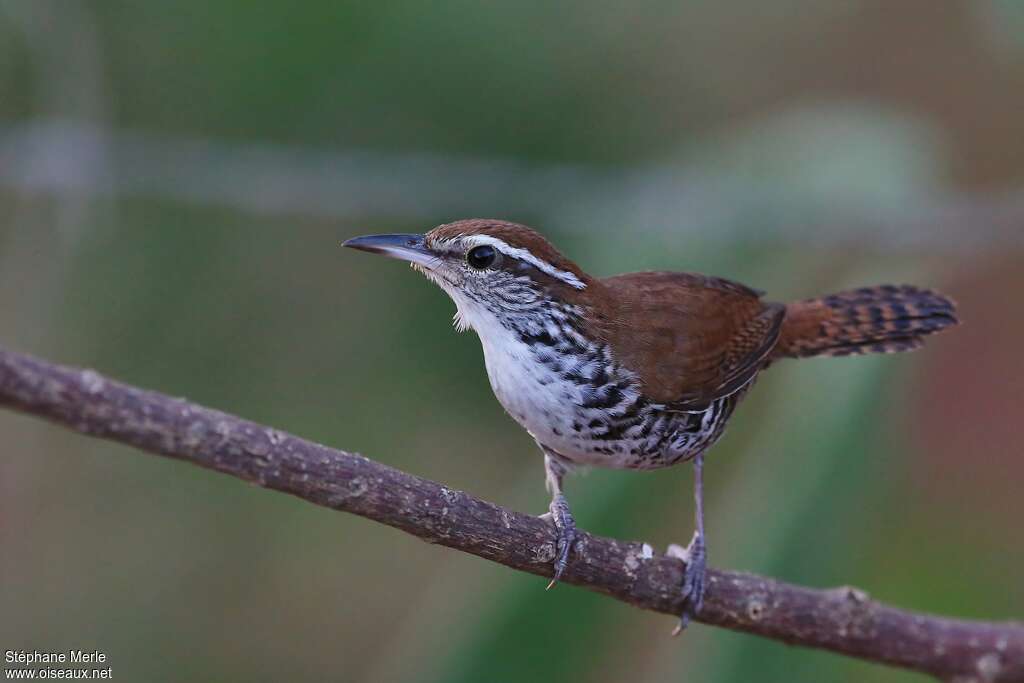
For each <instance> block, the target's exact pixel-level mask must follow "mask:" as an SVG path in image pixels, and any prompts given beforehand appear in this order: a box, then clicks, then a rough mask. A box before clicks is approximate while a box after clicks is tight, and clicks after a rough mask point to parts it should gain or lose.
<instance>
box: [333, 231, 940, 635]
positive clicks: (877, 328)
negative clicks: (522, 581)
mask: <svg viewBox="0 0 1024 683" xmlns="http://www.w3.org/2000/svg"><path fill="white" fill-rule="evenodd" d="M344 245H345V246H347V247H351V248H353V249H360V250H363V251H368V252H371V253H376V254H381V255H384V256H389V257H392V258H397V259H401V260H405V261H408V262H410V263H411V264H412V266H413V267H414V268H415V269H416V270H418V271H420V272H422V273H423V274H424V275H426V276H427V277H428V278H429V279H430V280H432V281H434V282H435V283H437V284H438V285H439V286H440V287H441V288H442V289H443V290H444V291H445V292H447V293H448V296H450V297H451V299H452V300H453V301H454V302H455V306H456V308H457V313H456V314H455V325H456V327H457V328H458V329H460V330H465V329H472V330H474V331H475V332H476V333H477V335H479V337H480V342H481V344H482V346H483V351H484V360H485V363H486V366H487V375H488V377H489V378H490V382H491V388H492V389H493V390H494V395H495V396H496V397H497V399H498V401H500V402H501V405H502V406H504V408H505V410H506V411H508V413H509V415H511V416H512V418H513V419H515V421H516V422H518V423H519V424H520V425H522V427H523V428H524V429H526V431H527V432H529V433H530V435H531V436H532V437H533V438H534V440H535V441H536V442H537V445H538V446H539V447H540V449H541V451H543V453H544V469H545V472H546V482H547V488H548V490H549V491H550V493H551V496H552V500H551V505H550V507H549V512H548V513H547V515H546V516H547V517H548V518H549V519H550V521H551V522H552V523H553V524H554V527H555V531H556V537H557V545H556V552H555V559H554V572H553V574H554V578H553V579H552V581H551V583H550V584H549V585H548V587H549V588H550V587H551V586H553V585H554V584H555V583H556V582H557V581H558V580H559V578H561V576H562V574H563V572H564V571H565V569H566V567H567V566H568V563H569V559H570V554H571V552H572V549H573V543H574V541H575V539H576V525H575V522H574V520H573V516H572V514H571V512H570V511H569V504H568V502H567V501H566V498H565V495H564V494H563V492H562V480H563V478H564V477H565V475H566V473H568V472H569V471H570V470H571V469H572V468H573V466H574V465H593V466H598V467H611V468H616V469H640V470H645V469H656V468H661V467H669V466H671V465H675V464H676V463H679V462H684V461H690V462H692V463H693V467H694V495H695V498H696V529H695V531H694V535H693V538H692V540H691V541H690V543H689V545H688V546H687V547H686V548H685V549H683V548H680V547H679V546H675V545H673V546H670V548H669V552H670V554H672V555H674V556H677V557H679V558H680V559H683V560H684V561H685V563H686V568H685V572H684V579H683V585H682V587H681V590H682V595H683V605H684V608H683V611H682V614H681V618H680V621H679V625H678V626H677V628H676V631H675V632H676V633H678V632H679V631H681V630H682V629H683V628H685V627H686V625H687V623H688V622H689V621H690V619H691V618H692V617H694V616H695V615H697V614H698V613H699V612H700V610H701V606H702V605H703V601H704V574H705V568H706V563H707V546H706V543H705V536H704V506H703V464H704V455H705V453H706V452H707V451H708V449H709V448H710V447H711V446H712V445H713V444H714V443H715V442H716V441H717V440H718V439H719V437H720V436H721V435H722V431H723V430H724V428H725V425H726V423H727V422H728V420H729V418H730V416H731V415H732V414H733V410H734V409H735V408H736V405H737V404H738V403H739V402H740V400H741V399H742V398H743V395H744V394H745V393H746V392H747V390H748V389H750V387H751V385H752V384H753V383H754V380H755V378H756V377H757V375H758V373H760V372H761V371H762V370H764V369H765V368H767V367H768V366H769V365H771V364H772V363H773V362H775V361H777V360H780V359H783V358H807V357H811V356H846V355H854V354H864V353H893V352H896V351H910V350H912V349H916V348H918V347H920V346H921V344H922V343H923V341H924V337H926V336H927V335H929V334H932V333H934V332H938V331H940V330H942V329H944V328H946V327H949V326H950V325H955V324H956V323H957V317H956V310H955V307H954V304H953V302H952V301H950V300H949V299H948V298H946V297H944V296H942V295H941V294H938V293H937V292H935V291H932V290H929V289H921V288H917V287H913V286H909V285H881V286H878V287H865V288H861V289H855V290H851V291H846V292H840V293H838V294H832V295H829V296H824V297H819V298H814V299H807V300H804V301H796V302H793V303H788V304H783V303H772V302H768V301H765V300H763V299H762V292H760V291H758V290H756V289H751V288H750V287H747V286H745V285H742V284H739V283H737V282H732V281H730V280H726V279H722V278H717V277H710V276H706V275H697V274H693V273H675V272H641V273H628V274H625V275H616V276H614V277H607V278H595V277H592V276H590V275H588V274H587V273H585V272H583V270H581V269H580V267H579V266H577V265H576V264H575V263H573V262H572V261H570V260H569V259H567V258H566V257H565V256H563V255H562V254H561V253H560V252H559V251H558V250H557V249H555V247H554V246H552V245H551V243H550V242H548V241H547V240H546V239H545V238H544V237H543V236H541V235H540V234H539V233H537V232H535V231H534V230H532V229H530V228H528V227H526V226H523V225H518V224H515V223H509V222H505V221H500V220H490V219H471V220H461V221H457V222H454V223H449V224H447V225H441V226H439V227H437V228H435V229H433V230H431V231H430V232H428V233H426V234H425V235H415V234H403V235H369V236H366V237H356V238H354V239H351V240H348V241H347V242H345V243H344Z"/></svg>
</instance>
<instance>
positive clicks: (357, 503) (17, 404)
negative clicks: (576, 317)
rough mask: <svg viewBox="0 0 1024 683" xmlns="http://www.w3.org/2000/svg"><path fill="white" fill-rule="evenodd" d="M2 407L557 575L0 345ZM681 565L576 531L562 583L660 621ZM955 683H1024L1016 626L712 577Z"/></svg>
mask: <svg viewBox="0 0 1024 683" xmlns="http://www.w3.org/2000/svg"><path fill="white" fill-rule="evenodd" d="M0 405H4V406H7V407H10V408H14V409H16V410H19V411H22V412H25V413H29V414H32V415H38V416H42V417H46V418H48V419H50V420H53V421H54V422H57V423H58V424H61V425H63V426H65V427H68V428H71V429H75V430H77V431H79V432H83V433H85V434H89V435H92V436H97V437H101V438H105V439H111V440H113V441H119V442H122V443H126V444H130V445H133V446H136V447H138V448H140V449H142V450H144V451H149V452H151V453H158V454H161V455H165V456H168V457H171V458H176V459H178V460H185V461H188V462H191V463H194V464H196V465H200V466H202V467H207V468H210V469H213V470H217V471H218V472H224V473H225V474H230V475H232V476H235V477H239V478H241V479H245V480H246V481H250V482H253V483H255V484H257V485H259V486H262V487H265V488H269V489H275V490H278V491H284V492H285V493H290V494H293V495H295V496H298V497H299V498H303V499H305V500H307V501H309V502H311V503H315V504H317V505H323V506H325V507H329V508H333V509H335V510H343V511H345V512H351V513H354V514H357V515H361V516H363V517H366V518H368V519H372V520H374V521H377V522H381V523H383V524H387V525H389V526H393V527H395V528H398V529H401V530H403V531H406V532H408V533H410V534H413V535H414V536H418V537H419V538H421V539H423V540H425V541H427V542H429V543H437V544H440V545H444V546H448V547H450V548H455V549H457V550H462V551H463V552H467V553H471V554H473V555H477V556H479V557H482V558H484V559H487V560H491V561H493V562H499V563H501V564H504V565H506V566H508V567H512V568H513V569H519V570H522V571H526V572H530V573H532V574H537V575H540V576H545V577H547V576H550V575H551V559H552V556H553V552H554V537H553V533H552V528H551V526H550V525H549V524H548V523H546V522H544V521H542V520H540V519H538V518H537V517H532V516H529V515H524V514H521V513H518V512H513V511H511V510H507V509H505V508H502V507H499V506H497V505H494V504H492V503H488V502H485V501H482V500H479V499H477V498H474V497H473V496H470V495H469V494H467V493H464V492H462V491H456V490H453V489H449V488H447V487H445V486H442V485H441V484H438V483H435V482H432V481H428V480H425V479H420V478H419V477H415V476H413V475H411V474H406V473H405V472H401V471H399V470H396V469H394V468H391V467H388V466H386V465H382V464H380V463H377V462H374V461H372V460H369V459H367V458H364V457H363V456H360V455H356V454H352V453H346V452H344V451H338V450H334V449H331V448H328V447H326V446H321V445H318V444H315V443H311V442H309V441H304V440H303V439H300V438H298V437H295V436H291V435H289V434H285V433H283V432H280V431H277V430H275V429H272V428H270V427H266V426H263V425H259V424H255V423H253V422H248V421H246V420H242V419H239V418H237V417H233V416H231V415H228V414H225V413H222V412H218V411H215V410H211V409H209V408H204V407H201V406H198V405H195V404H192V403H189V402H187V401H184V400H180V399H175V398H171V397H169V396H165V395H163V394H159V393H156V392H151V391H144V390H142V389H137V388H134V387H131V386H128V385H125V384H121V383H119V382H114V381H111V380H109V379H106V378H104V377H102V376H100V375H99V374H98V373H96V372H94V371H92V370H78V369H73V368H67V367H62V366H58V365H54V364H52V363H48V362H45V361H42V360H39V359H36V358H32V357H30V356H26V355H22V354H17V353H13V352H10V351H6V350H3V349H0ZM682 569H683V564H682V562H680V561H679V560H676V559H672V558H668V557H664V556H661V555H654V554H653V553H652V552H651V550H650V548H649V546H647V547H645V546H644V545H642V544H640V543H627V542H624V541H617V540H613V539H608V538H601V537H597V536H591V535H589V534H582V540H581V542H580V543H579V545H578V547H577V552H576V554H575V556H574V560H573V562H571V563H570V565H569V569H568V571H567V572H566V576H565V579H564V582H565V583H570V584H575V585H578V586H583V587H585V588H589V589H590V590H594V591H597V592H600V593H604V594H606V595H609V596H611V597H614V598H616V599H618V600H622V601H623V602H627V603H629V604H631V605H635V606H637V607H641V608H643V609H649V610H653V611H656V612H663V613H665V614H673V615H675V614H678V613H679V612H680V609H681V604H680V602H681V601H680V597H679V595H680V590H679V586H680V584H681V581H682ZM698 620H699V621H701V622H704V623H706V624H711V625H714V626H722V627H725V628H729V629H734V630H737V631H746V632H748V633H754V634H757V635H760V636H764V637H767V638H773V639H776V640H781V641H783V642H786V643H790V644H794V645H803V646H806V647H815V648H821V649H825V650H831V651H833V652H838V653H842V654H846V655H850V656H853V657H860V658H862V659H866V660H870V661H873V662H879V663H885V664H891V665H894V666H899V667H904V668H907V669H913V670H916V671H920V672H924V673H928V674H932V675H934V676H936V677H938V678H940V679H942V680H945V681H956V682H958V683H967V682H974V681H976V682H978V683H992V682H997V681H998V682H1000V683H1008V682H1011V681H1017V682H1020V681H1024V625H1022V624H1018V623H985V622H975V621H963V620H955V619H946V618H942V617H935V616H930V615H924V614H915V613H912V612H907V611H904V610H900V609H896V608H893V607H888V606H885V605H882V604H880V603H878V602H875V601H873V600H871V599H870V598H869V597H868V596H867V595H866V594H865V593H863V592H862V591H859V590H857V589H855V588H848V587H844V588H835V589H831V590H814V589H810V588H803V587H799V586H792V585H788V584H784V583H780V582H778V581H774V580H772V579H767V578H762V577H759V576H753V575H750V574H742V573H737V572H728V571H719V570H709V575H708V587H707V598H706V601H705V604H704V609H703V611H702V612H701V615H700V617H699V619H698Z"/></svg>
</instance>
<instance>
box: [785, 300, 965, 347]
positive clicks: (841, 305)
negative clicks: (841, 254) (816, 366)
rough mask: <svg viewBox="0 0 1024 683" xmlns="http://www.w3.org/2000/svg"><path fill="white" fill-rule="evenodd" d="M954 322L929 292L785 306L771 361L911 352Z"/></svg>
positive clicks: (950, 306)
mask: <svg viewBox="0 0 1024 683" xmlns="http://www.w3.org/2000/svg"><path fill="white" fill-rule="evenodd" d="M957 322H958V321H957V317H956V306H955V304H954V303H953V302H952V301H951V300H950V299H948V298H946V297H945V296H943V295H941V294H939V293H938V292H935V291H932V290H930V289H918V288H917V287H912V286H910V285H881V286H879V287H863V288H861V289H854V290H851V291H848V292H840V293H839V294H833V295H831V296H825V297H821V298H818V299H807V300H806V301H797V302H795V303H791V304H789V305H787V306H786V317H785V320H784V321H783V324H782V331H781V333H780V335H779V342H778V344H777V345H776V347H775V351H774V352H773V357H774V358H807V357H809V356H848V355H852V354H862V353H895V352H897V351H911V350H913V349H916V348H918V347H920V346H921V345H922V344H924V338H925V337H926V336H927V335H929V334H933V333H935V332H938V331H940V330H942V329H945V328H946V327H949V326H951V325H956V324H957Z"/></svg>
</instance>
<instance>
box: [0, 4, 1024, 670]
mask: <svg viewBox="0 0 1024 683" xmlns="http://www.w3.org/2000/svg"><path fill="white" fill-rule="evenodd" d="M467 216H492V217H501V218H507V219H512V220H518V221H521V222H525V223H528V224H531V225H534V226H537V227H539V228H540V229H542V230H543V231H544V232H546V233H547V234H548V235H549V236H551V237H552V238H553V239H554V241H555V242H556V243H557V244H558V245H560V246H562V247H563V248H564V250H565V251H566V252H568V253H569V254H570V255H571V256H572V257H573V258H574V259H575V260H577V261H578V262H579V263H581V264H582V265H583V266H584V267H585V268H586V269H587V270H588V271H590V272H592V273H595V274H605V275H607V274H612V273H615V272H622V271H627V270H636V269H661V268H668V269H678V270H697V271H702V272H709V273H714V274H717V275H722V276H727V277H732V278H735V279H739V280H741V281H744V282H747V283H750V284H752V285H755V286H758V287H762V288H764V289H767V290H768V291H769V293H770V296H771V297H772V298H775V299H787V298H799V297H805V296H811V295H815V294H822V293H827V292H829V291H832V290H836V289H839V288H843V287H847V286H852V285H860V284H872V283H881V282H912V283H917V284H927V285H932V286H935V287H938V288H941V289H942V290H944V291H946V292H948V293H949V294H951V295H953V296H954V297H955V298H956V299H957V300H958V301H959V303H960V306H961V311H962V318H963V320H964V325H962V326H961V327H960V328H958V329H956V330H955V331H954V332H953V333H950V334H945V335H942V336H941V337H938V338H934V339H933V340H932V341H931V343H929V344H928V346H927V348H926V349H925V350H924V351H923V352H919V353H916V354H913V355H910V356H906V355H901V356H890V357H884V358H850V359H842V360H833V359H824V360H810V361H802V362H799V363H797V362H787V363H783V364H780V365H778V366H777V367H776V368H774V369H773V370H772V371H771V372H770V373H768V374H767V375H766V376H764V377H763V379H762V380H761V381H760V382H759V385H758V387H757V389H756V390H755V391H754V392H753V393H752V394H751V396H750V397H749V398H748V399H747V400H746V401H745V403H744V405H743V407H742V408H741V409H740V410H739V411H738V413H737V415H736V417H735V418H734V420H733V422H732V426H731V429H730V430H729V433H728V434H727V436H726V437H725V439H724V440H723V441H722V442H721V443H720V444H719V445H718V446H717V447H716V448H715V449H714V451H713V452H712V454H711V457H710V459H709V463H708V468H707V479H708V486H709V491H708V494H707V495H708V506H709V511H708V515H709V521H708V527H709V529H708V533H709V539H710V552H711V557H712V562H713V564H714V565H716V566H722V567H728V568H735V569H742V570H749V571H754V572H759V573H764V574H768V575H772V576H777V577H780V578H783V579H785V580H788V581H793V582H798V583H804V584H808V585H813V586H832V585H837V584H854V585H857V586H859V587H862V588H864V589H866V590H867V591H868V592H870V593H871V594H872V595H874V596H876V597H878V598H880V599H882V600H886V601H889V602H892V603H895V604H897V605H901V606H905V607H908V608H914V609H919V610H927V611H934V612H940V613H945V614H949V615H955V616H960V617H978V618H992V619H1001V618H1014V617H1015V618H1021V617H1024V581H1022V580H1021V577H1022V573H1021V567H1022V566H1024V532H1022V528H1021V527H1022V521H1024V453H1022V446H1021V443H1022V442H1024V413H1022V410H1024V408H1022V406H1024V360H1022V356H1021V351H1020V350H1021V348H1022V347H1024V303H1022V293H1024V9H1022V5H1021V4H1020V3H1018V2H1015V1H1014V0H1002V1H1000V0H978V1H969V0H950V1H948V2H942V3H935V2H931V1H929V0H908V1H906V2H900V3H892V2H885V1H884V0H844V1H842V2H827V3H821V2H806V1H797V0H781V1H778V2H773V3H755V2H723V3H713V2H659V1H652V2H642V3H606V2H599V3H594V2H585V1H583V0H568V1H564V2H554V3H549V2H534V1H526V2H516V3H476V2H465V1H462V0H454V1H448V2H442V3H423V2H416V1H412V0H399V1H398V2H387V3H363V2H338V1H337V0H308V1H307V2H303V3H272V2H231V1H228V0H208V1H207V2H202V3H199V2H193V3H141V2H125V1H123V0H106V1H104V2H85V1H80V0H20V1H19V0H5V1H3V2H0V344H3V345H4V346H7V347H9V348H14V349H17V350H21V351H27V352H31V353H34V354H37V355H41V356H44V357H47V358H50V359H53V360H57V361H61V362H64V363H69V364H75V365H83V366H90V367H94V368H97V369H99V370H100V371H102V372H104V373H108V374H110V375H113V376H115V377H117V378H120V379H123V380H125V381H128V382H132V383H135V384H139V385H142V386H145V387H150V388H154V389H158V390H161V391H163V392H167V393H169V394H172V395H177V396H186V397H188V398H190V399H193V400H196V401H199V402H202V403H204V404H206V405H210V406H214V407H216V408H219V409H222V410H226V411H229V412H233V413H237V414H239V415H242V416H245V417H247V418H250V419H253V420H257V421H262V422H266V423H269V424H271V425H274V426H276V427H278V428H281V429H285V430H288V431H291V432H294V433H296V434H299V435H302V436H305V437H308V438H311V439H314V440H318V441H321V442H324V443H327V444H330V445H333V446H337V447H341V448H345V449H350V450H358V451H360V452H363V453H365V454H366V455H369V456H371V457H373V458H376V459H379V460H381V461H383V462H386V463H389V464H391V465H394V466H397V467H400V468H402V469H405V470H408V471H411V472H414V473H416V474H418V475H422V476H426V477H430V478H433V479H436V480H440V481H443V482H445V483H446V484H447V485H449V486H452V487H457V488H461V489H465V490H467V491H469V492H472V493H474V494H476V495H479V496H482V497H484V498H487V499H490V500H493V501H496V502H499V503H501V504H503V505H507V506H510V507H512V508H515V509H518V510H524V511H532V512H537V513H539V512H541V511H543V510H544V509H545V508H546V505H547V496H546V493H545V491H544V487H543V473H542V466H541V458H540V456H539V454H538V453H537V452H536V451H535V448H534V446H533V445H532V443H531V441H530V439H529V437H528V436H527V435H526V434H525V433H524V432H522V431H521V430H520V429H519V428H518V427H517V426H516V425H515V424H514V423H512V421H511V420H509V419H508V418H507V417H506V416H505V415H504V414H503V413H502V410H501V408H500V407H499V405H498V404H497V402H496V401H494V400H493V398H492V396H491V394H490V389H489V387H488V385H487V380H486V376H485V373H484V368H483V363H482V359H481V353H480V348H479V344H478V341H477V340H476V338H475V337H474V336H472V335H457V334H456V333H455V332H454V331H453V330H452V329H451V328H450V317H451V314H452V312H453V307H452V305H451V304H450V302H449V301H448V300H447V298H446V297H445V296H444V295H443V294H442V293H441V292H440V291H439V290H437V289H435V288H434V287H432V286H430V285H428V284H427V283H426V282H425V281H423V279H422V278H420V277H419V276H418V275H416V274H415V273H413V272H411V271H409V270H408V269H407V268H403V267H402V266H401V265H399V264H397V263H395V262H389V261H384V260H381V259H374V258H370V257H368V256H366V255H362V254H358V253H354V252H349V251H346V250H342V249H340V248H339V246H338V245H339V243H340V241H341V240H342V239H344V238H347V237H351V236H353V235H356V234H362V233H367V232H405V231H422V230H425V229H428V228H430V227H432V226H434V225H436V224H438V223H442V222H447V221H449V220H452V219H455V218H460V217H467ZM0 451H2V452H0V548H2V550H0V648H3V649H10V648H15V649H20V648H28V649H32V648H36V649H47V650H50V649H60V648H69V647H75V648H88V649H92V648H98V649H100V650H102V651H104V652H105V653H107V654H108V656H109V658H110V665H111V666H112V667H113V671H114V675H115V678H116V679H118V680H125V681H127V680H131V681H178V680H223V681H233V680H239V681H240V680H247V681H260V680H283V679H288V680H336V681H388V680H405V681H417V682H419V681H423V682H433V681H446V682H447V681H467V682H468V681H472V682H477V681H525V680H537V679H539V680H566V681H619V680H631V681H652V682H653V681H668V680H699V681H749V680H760V681H793V680H829V681H862V680H872V681H883V682H885V681H892V682H896V681H915V680H921V679H920V678H919V677H917V676H915V675H912V674H907V673H904V672H898V671H894V670H888V669H883V668H881V667H876V666H872V665H867V664H863V663H859V662H854V661H851V660H847V659H843V658H840V657H837V656H833V655H829V654H824V653H816V652H809V651H802V650H795V649H791V648H787V647H785V646H783V645H780V644H776V643H771V642H765V641H761V640H759V639H756V638H753V637H749V636H744V635H738V634H734V633H730V632H727V631H723V630H715V629H709V628H704V627H699V626H698V627H696V628H694V629H692V630H691V631H690V632H688V633H687V634H686V636H685V637H684V638H682V639H671V638H669V637H668V632H669V630H670V629H671V628H672V625H673V624H672V620H671V619H669V618H667V617H663V616H658V615H653V614H649V613H643V612H640V611H637V610H634V609H631V608H628V607H626V606H623V605H620V604H617V603H615V602H612V601H610V600H608V599H605V598H602V597H599V596H596V595H593V594H590V593H587V592H584V591H582V590H579V589H575V588H572V587H563V588H559V589H558V590H555V591H552V592H549V593H546V592H544V590H543V587H544V581H543V580H541V579H539V578H536V577H532V576H526V575H521V574H517V573H514V572H512V571H509V570H506V569H504V568H501V567H498V566H494V565H491V564H488V563H486V562H484V561H482V560H478V559H476V558H472V557H468V556H464V555H461V554H459V553H455V552H452V551H448V550H445V549H442V548H437V547H431V546H428V545H426V544H423V543H420V542H419V541H416V540H414V539H412V538H410V537H407V536H404V535H403V534H401V533H399V532H397V531H394V530H390V529H388V528H385V527H382V526H379V525H376V524H372V523H370V522H367V521H364V520H361V519H359V518H356V517H351V516H346V515H343V514H337V513H333V512H330V511H327V510H324V509H318V508H315V507H313V506H310V505H308V504H306V503H303V502H301V501H299V500H297V499H292V498H289V497H286V496H282V495H279V494H276V493H271V492H267V491H263V490H260V489H257V488H255V487H251V486H248V485H245V484H243V483H240V482H238V481H235V480H232V479H228V478H225V477H223V476H220V475H216V474H213V473H211V472H207V471H201V470H198V469H196V468H193V467H189V466H186V465H182V464H178V463H174V462H171V461H165V460H162V459H160V458H156V457H152V456H148V455H140V454H138V453H136V452H134V451H132V450H130V449H127V448H123V447H120V446H115V445H111V444H109V443H104V442H97V441H91V440H87V439H85V438H82V437H79V436H77V435H74V434H71V433H68V432H66V431H63V430H61V429H58V428H55V427H51V426H49V425H47V424H44V423H41V422H38V421H36V420H33V419H30V418H27V417H23V416H18V415H13V414H8V413H4V414H0ZM690 490H691V473H690V471H689V468H685V467H684V468H677V469H675V470H668V471H661V472H655V473H646V474H642V473H621V472H602V471H593V472H591V473H589V474H587V475H585V476H580V477H576V478H574V479H572V480H571V481H570V482H569V484H568V494H569V497H570V500H571V501H572V503H573V505H574V510H575V511H576V515H577V519H578V521H579V523H580V524H581V526H583V527H584V528H586V529H588V530H591V531H594V532H598V533H602V534H608V535H615V536H620V537H626V538H631V539H642V540H646V541H649V542H651V543H653V544H654V545H656V546H657V547H659V548H663V547H664V546H665V545H666V544H667V543H669V542H673V541H675V542H685V541H686V540H687V539H688V538H689V536H690V533H691V519H692V516H691V515H692V507H691V494H690Z"/></svg>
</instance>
